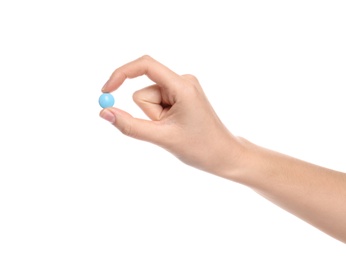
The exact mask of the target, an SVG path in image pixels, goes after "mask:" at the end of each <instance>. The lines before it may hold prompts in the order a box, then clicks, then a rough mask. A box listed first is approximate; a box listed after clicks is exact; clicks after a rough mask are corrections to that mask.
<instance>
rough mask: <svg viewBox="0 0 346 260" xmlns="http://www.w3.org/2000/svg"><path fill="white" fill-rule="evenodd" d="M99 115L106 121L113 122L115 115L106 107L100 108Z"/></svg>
mask: <svg viewBox="0 0 346 260" xmlns="http://www.w3.org/2000/svg"><path fill="white" fill-rule="evenodd" d="M100 116H101V117H102V118H103V119H105V120H107V121H108V122H111V123H114V121H115V115H114V114H113V113H112V112H110V111H109V110H107V109H104V110H102V112H101V114H100Z"/></svg>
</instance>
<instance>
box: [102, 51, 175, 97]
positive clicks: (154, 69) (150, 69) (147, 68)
mask: <svg viewBox="0 0 346 260" xmlns="http://www.w3.org/2000/svg"><path fill="white" fill-rule="evenodd" d="M142 75H146V76H147V77H148V78H150V79H151V80H152V81H154V82H155V83H156V84H158V85H159V86H160V87H163V88H166V89H170V90H173V89H175V88H176V86H177V82H179V81H180V80H181V78H180V76H179V75H178V74H176V73H175V72H173V71H172V70H170V69H169V68H167V67H166V66H164V65H163V64H161V63H159V62H158V61H156V60H154V59H153V58H151V57H150V56H148V55H145V56H142V57H141V58H139V59H136V60H134V61H131V62H129V63H127V64H125V65H123V66H121V67H119V68H118V69H116V70H115V71H114V72H113V73H112V75H111V77H110V78H109V80H108V81H107V82H106V84H105V85H104V86H103V88H102V92H112V91H114V90H116V89H117V88H119V87H120V85H121V84H122V83H123V82H124V81H125V79H127V78H135V77H139V76H142Z"/></svg>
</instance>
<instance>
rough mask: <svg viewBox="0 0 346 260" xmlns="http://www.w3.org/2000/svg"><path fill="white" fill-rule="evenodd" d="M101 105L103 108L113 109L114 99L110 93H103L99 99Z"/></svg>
mask: <svg viewBox="0 0 346 260" xmlns="http://www.w3.org/2000/svg"><path fill="white" fill-rule="evenodd" d="M99 104H100V106H101V107H102V108H106V107H112V106H113V105H114V97H113V96H112V95H111V94H109V93H103V94H102V95H101V96H100V98H99Z"/></svg>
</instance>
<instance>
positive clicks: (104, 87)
mask: <svg viewBox="0 0 346 260" xmlns="http://www.w3.org/2000/svg"><path fill="white" fill-rule="evenodd" d="M108 81H109V80H107V82H106V83H105V84H104V85H103V87H102V89H101V91H104V90H105V89H106V87H107V84H108Z"/></svg>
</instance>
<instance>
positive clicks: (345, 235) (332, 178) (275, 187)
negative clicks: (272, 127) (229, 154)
mask: <svg viewBox="0 0 346 260" xmlns="http://www.w3.org/2000/svg"><path fill="white" fill-rule="evenodd" d="M240 142H241V145H242V147H243V152H242V156H243V158H242V161H241V163H240V166H239V169H235V170H234V171H233V172H231V173H230V174H229V175H228V176H226V177H228V178H229V179H231V180H235V181H237V182H240V183H242V184H244V185H247V186H249V187H251V188H253V189H254V190H255V191H256V192H258V193H259V194H261V195H262V196H264V197H265V198H267V199H268V200H270V201H272V202H273V203H275V204H276V205H278V206H280V207H281V208H283V209H285V210H287V211H289V212H291V213H292V214H294V215H296V216H297V217H299V218H301V219H303V220H305V221H306V222H308V223H310V224H311V225H313V226H315V227H317V228H319V229H320V230H322V231H324V232H325V233H327V234H329V235H331V236H333V237H335V238H337V239H339V240H341V241H343V242H345V243H346V174H344V173H341V172H337V171H333V170H330V169H326V168H323V167H320V166H317V165H313V164H310V163H307V162H304V161H301V160H298V159H295V158H292V157H289V156H286V155H283V154H280V153H277V152H274V151H270V150H267V149H264V148H261V147H258V146H256V145H254V144H251V143H250V142H248V141H246V140H243V139H242V140H241V141H240Z"/></svg>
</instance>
